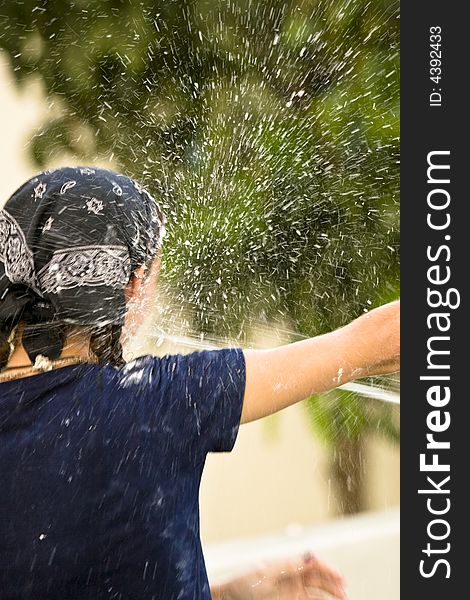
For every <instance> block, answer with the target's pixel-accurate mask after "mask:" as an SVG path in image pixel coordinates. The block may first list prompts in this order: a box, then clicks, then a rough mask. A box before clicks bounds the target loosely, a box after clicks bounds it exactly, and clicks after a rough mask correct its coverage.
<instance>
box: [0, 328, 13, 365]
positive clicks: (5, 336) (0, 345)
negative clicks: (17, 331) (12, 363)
mask: <svg viewBox="0 0 470 600" xmlns="http://www.w3.org/2000/svg"><path fill="white" fill-rule="evenodd" d="M10 335H11V332H10V333H9V332H8V331H5V330H4V329H0V371H1V370H2V369H4V368H5V366H6V364H7V362H8V359H9V358H10V351H11V346H10Z"/></svg>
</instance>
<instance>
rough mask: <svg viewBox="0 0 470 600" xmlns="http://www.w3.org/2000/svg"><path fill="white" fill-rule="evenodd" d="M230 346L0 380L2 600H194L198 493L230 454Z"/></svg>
mask: <svg viewBox="0 0 470 600" xmlns="http://www.w3.org/2000/svg"><path fill="white" fill-rule="evenodd" d="M244 390H245V362H244V355H243V351H242V350H241V349H239V348H229V349H222V350H204V351H200V352H193V353H191V354H187V355H180V354H179V355H167V356H164V357H161V358H158V357H153V356H144V357H141V358H138V359H137V360H135V361H133V362H132V363H128V364H127V365H126V366H125V367H124V368H121V369H116V368H114V367H112V366H110V365H92V364H85V365H83V364H82V365H72V366H68V367H63V368H60V369H56V370H53V371H48V372H45V373H42V374H39V375H35V376H33V377H25V378H22V379H19V380H15V381H6V382H3V383H0V598H1V600H7V599H8V600H10V599H12V600H13V599H15V600H20V599H21V600H26V599H28V600H46V599H47V600H53V599H57V600H66V599H67V600H69V599H70V600H72V599H73V600H82V599H121V600H206V599H208V598H210V591H209V584H208V580H207V575H206V570H205V565H204V559H203V555H202V549H201V542H200V537H199V506H198V494H199V484H200V479H201V474H202V470H203V467H204V461H205V458H206V455H207V453H208V452H213V451H215V452H218V451H229V450H231V449H232V447H233V445H234V443H235V438H236V435H237V431H238V427H239V422H240V416H241V410H242V402H243V395H244Z"/></svg>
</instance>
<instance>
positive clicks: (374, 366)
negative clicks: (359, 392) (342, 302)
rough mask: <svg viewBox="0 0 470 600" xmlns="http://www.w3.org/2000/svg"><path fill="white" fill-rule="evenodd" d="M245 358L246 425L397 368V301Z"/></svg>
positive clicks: (398, 340)
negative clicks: (328, 329) (320, 332)
mask: <svg viewBox="0 0 470 600" xmlns="http://www.w3.org/2000/svg"><path fill="white" fill-rule="evenodd" d="M244 356H245V363H246V387H245V396H244V401H243V410H242V418H241V422H242V423H247V422H249V421H254V420H256V419H260V418H261V417H265V416H267V415H270V414H272V413H275V412H277V411H279V410H282V409H283V408H286V407H287V406H291V405H292V404H295V403H296V402H299V401H300V400H304V399H305V398H308V397H309V396H311V395H312V394H318V393H320V392H325V391H327V390H329V389H332V388H335V387H337V386H339V385H342V384H343V383H347V382H348V381H352V380H354V379H359V378H361V377H365V376H367V375H381V374H385V373H392V372H394V371H398V370H399V357H400V302H399V301H396V302H391V303H389V304H385V305H384V306H381V307H379V308H376V309H374V310H371V311H370V312H368V313H366V314H364V315H362V316H360V317H359V318H357V319H355V320H354V321H352V322H351V323H349V324H348V325H346V326H345V327H342V328H340V329H337V330H336V331H332V332H331V333H327V334H325V335H320V336H317V337H314V338H310V339H307V340H302V341H300V342H295V343H292V344H287V345H285V346H279V347H278V348H272V349H269V350H244Z"/></svg>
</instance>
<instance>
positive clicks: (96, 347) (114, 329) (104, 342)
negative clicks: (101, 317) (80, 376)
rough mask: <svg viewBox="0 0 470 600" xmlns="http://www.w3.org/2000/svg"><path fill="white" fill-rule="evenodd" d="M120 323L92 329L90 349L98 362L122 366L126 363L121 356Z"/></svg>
mask: <svg viewBox="0 0 470 600" xmlns="http://www.w3.org/2000/svg"><path fill="white" fill-rule="evenodd" d="M121 331H122V326H121V325H115V324H110V325H104V326H102V327H96V328H94V329H93V330H92V333H91V336H90V350H91V351H92V352H93V354H94V355H95V356H96V358H97V359H98V362H100V363H106V362H108V363H110V364H111V365H113V367H123V366H124V365H125V364H126V361H125V360H124V358H123V356H122V346H121V342H120V341H119V340H120V337H121Z"/></svg>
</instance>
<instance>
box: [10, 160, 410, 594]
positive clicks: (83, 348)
mask: <svg viewBox="0 0 470 600" xmlns="http://www.w3.org/2000/svg"><path fill="white" fill-rule="evenodd" d="M164 229H165V217H164V215H163V213H162V212H161V210H160V209H159V207H158V206H157V204H156V202H155V201H154V200H153V199H152V198H151V196H150V195H149V194H148V193H147V192H146V191H145V190H144V189H142V188H141V187H140V185H139V184H137V183H136V182H134V181H133V180H131V179H129V178H127V177H125V176H122V175H119V174H117V173H114V172H111V171H107V170H104V169H98V168H89V167H81V168H62V169H56V170H52V171H46V172H44V173H41V174H40V175H38V176H37V177H34V178H33V179H31V180H29V181H28V182H26V183H25V184H24V185H23V186H22V187H21V188H20V189H19V190H18V191H17V192H16V193H15V194H13V196H12V197H11V198H10V199H9V200H8V202H7V203H6V205H5V207H4V209H3V210H2V211H0V369H2V371H1V373H0V435H1V440H0V465H1V466H0V477H1V485H2V493H1V494H0V515H1V519H0V539H1V540H2V542H1V545H0V563H1V564H0V568H1V570H0V597H1V598H31V599H32V600H41V599H46V598H47V599H48V600H52V599H54V598H57V599H61V600H64V599H65V598H67V599H68V598H73V599H85V598H90V599H91V598H94V599H96V598H115V599H122V600H127V599H142V600H144V599H145V600H147V599H148V600H150V599H154V600H176V599H178V600H204V599H208V598H210V597H211V595H210V588H209V584H208V581H207V575H206V570H205V566H204V559H203V555H202V549H201V542H200V537H199V507H198V492H199V482H200V479H201V474H202V470H203V467H204V461H205V457H206V455H207V453H208V452H214V451H229V450H231V449H232V447H233V445H234V443H235V438H236V436H237V431H238V427H239V424H240V423H245V422H249V421H253V420H255V419H259V418H261V417H264V416H266V415H269V414H271V413H273V412H276V411H279V410H281V409H283V408H285V407H287V406H290V405H291V404H293V403H295V402H298V401H300V400H302V399H304V398H306V397H308V396H309V395H311V394H313V393H319V392H322V391H325V390H328V389H330V388H333V387H335V386H338V385H340V384H342V383H345V382H347V381H351V380H353V379H355V378H359V377H363V376H365V375H374V374H381V373H389V372H392V371H395V370H397V369H398V357H399V304H398V302H395V303H391V304H388V305H385V306H383V307H381V308H379V309H375V310H373V311H371V312H369V313H368V314H365V315H363V316H361V317H360V318H358V319H356V320H355V321H353V322H352V323H350V324H349V325H347V326H346V327H343V328H341V329H339V330H337V331H334V332H332V333H329V334H327V335H322V336H319V337H316V338H311V339H308V340H304V341H301V342H296V343H293V344H288V345H285V346H281V347H279V348H275V349H272V350H242V349H241V348H224V349H221V350H205V351H200V352H193V353H191V354H187V355H173V356H169V355H167V356H164V357H163V358H158V357H154V356H150V355H147V356H142V357H140V358H138V359H136V360H134V361H132V362H130V363H128V364H126V363H125V362H124V360H123V357H122V344H123V343H125V342H126V340H128V339H129V338H130V337H131V336H132V335H134V334H135V332H136V331H137V329H138V327H139V325H140V324H141V322H142V319H143V315H145V313H147V311H148V310H149V309H150V307H151V302H152V299H153V298H154V296H155V288H156V283H157V277H158V271H159V268H160V249H161V242H162V237H163V234H164ZM334 585H335V586H336V587H335V588H334V590H333V591H334V593H336V591H335V590H337V589H339V587H340V586H339V583H338V582H336V583H335V584H334ZM329 591H330V592H331V591H332V590H331V588H330V590H329ZM219 592H220V593H223V591H221V590H219V591H217V593H219ZM340 593H341V592H340V591H338V596H340ZM227 597H229V596H227ZM234 597H235V596H234Z"/></svg>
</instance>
